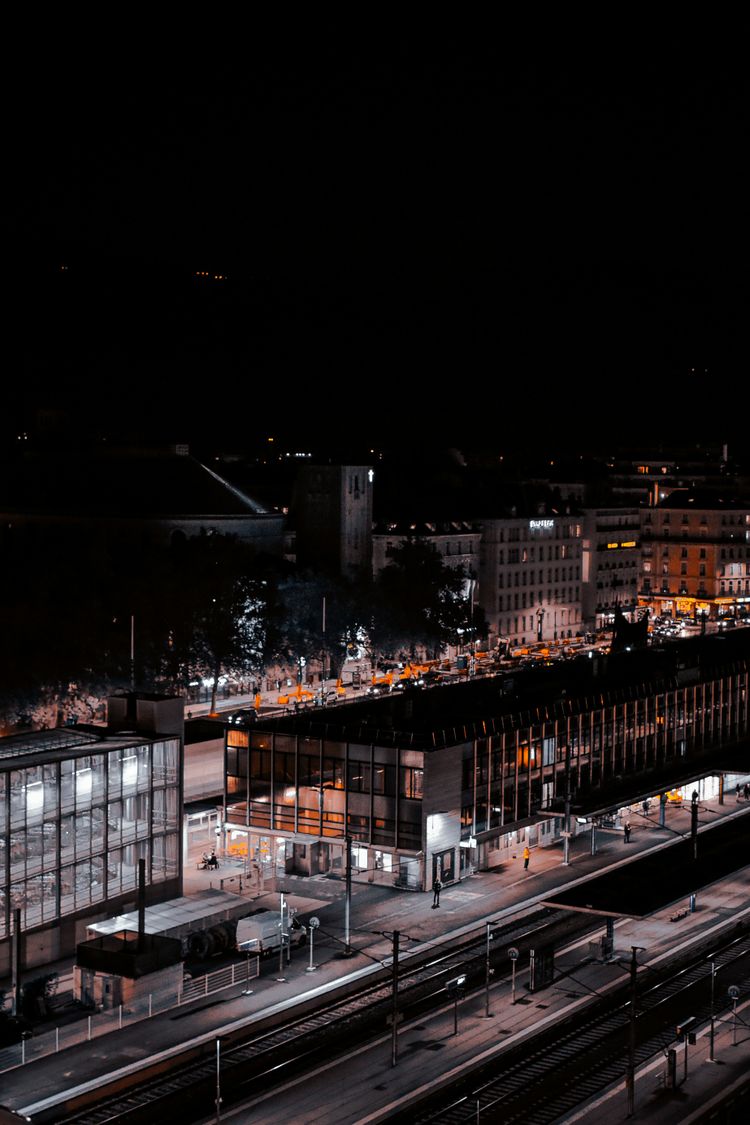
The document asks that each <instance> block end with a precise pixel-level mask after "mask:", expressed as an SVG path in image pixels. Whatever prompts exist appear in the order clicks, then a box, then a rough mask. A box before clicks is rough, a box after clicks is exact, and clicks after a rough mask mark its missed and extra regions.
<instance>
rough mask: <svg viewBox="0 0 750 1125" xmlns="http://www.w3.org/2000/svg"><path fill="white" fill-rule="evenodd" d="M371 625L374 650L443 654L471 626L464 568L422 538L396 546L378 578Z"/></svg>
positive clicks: (414, 654)
mask: <svg viewBox="0 0 750 1125" xmlns="http://www.w3.org/2000/svg"><path fill="white" fill-rule="evenodd" d="M374 595H375V596H374V604H373V607H372V620H371V625H370V630H371V643H372V648H373V651H374V652H379V653H381V654H383V655H388V656H395V655H397V654H399V655H401V654H404V655H408V656H410V657H412V658H414V657H415V656H416V655H417V650H418V649H420V648H421V649H424V650H426V651H427V652H428V653H434V654H435V655H438V654H439V652H440V651H441V650H442V649H443V648H444V647H445V645H446V644H449V643H455V642H456V640H457V638H458V635H459V633H458V630H459V629H463V630H466V629H467V628H468V626H469V621H468V618H469V601H468V598H467V581H466V574H465V573H464V570H463V568H456V569H454V568H452V567H449V566H446V565H445V563H444V562H443V560H442V558H441V557H440V555H439V554H438V552H437V551H436V550H435V548H434V547H433V545H432V544H431V543H428V542H427V541H426V540H424V539H420V538H417V537H414V538H408V539H405V540H404V542H403V543H402V544H400V546H398V547H396V548H395V549H394V550H393V552H392V555H391V561H390V563H389V565H388V566H387V567H385V568H384V569H383V570H382V571H381V572H380V575H379V577H378V581H377V583H376V586H375V590H374Z"/></svg>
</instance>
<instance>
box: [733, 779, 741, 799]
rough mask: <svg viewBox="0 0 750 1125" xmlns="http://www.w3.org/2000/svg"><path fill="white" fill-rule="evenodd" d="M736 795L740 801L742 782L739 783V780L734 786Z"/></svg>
mask: <svg viewBox="0 0 750 1125" xmlns="http://www.w3.org/2000/svg"><path fill="white" fill-rule="evenodd" d="M734 796H735V798H736V799H737V800H738V801H739V799H740V783H739V781H738V782H737V784H736V785H735V787H734Z"/></svg>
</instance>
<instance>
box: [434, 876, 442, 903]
mask: <svg viewBox="0 0 750 1125" xmlns="http://www.w3.org/2000/svg"><path fill="white" fill-rule="evenodd" d="M442 889H443V884H442V883H441V882H440V880H439V879H435V882H434V883H433V884H432V909H433V910H434V909H435V907H437V906H440V892H441V891H442Z"/></svg>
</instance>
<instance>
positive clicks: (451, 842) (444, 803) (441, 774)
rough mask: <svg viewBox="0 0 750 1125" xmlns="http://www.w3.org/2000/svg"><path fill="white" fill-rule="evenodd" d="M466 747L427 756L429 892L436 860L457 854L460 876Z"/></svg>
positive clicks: (425, 834)
mask: <svg viewBox="0 0 750 1125" xmlns="http://www.w3.org/2000/svg"><path fill="white" fill-rule="evenodd" d="M463 753H464V747H463V746H449V747H447V748H445V749H443V750H430V751H428V752H427V753H426V754H425V771H424V792H423V797H422V816H423V818H424V819H423V823H422V838H423V839H424V841H425V872H424V880H425V890H429V888H430V887H431V886H432V881H433V878H434V875H433V867H434V857H435V856H436V855H438V854H440V853H444V852H446V851H451V850H452V851H453V871H454V878H455V879H458V875H459V849H458V845H459V841H460V839H461V765H460V763H461V760H462V757H463Z"/></svg>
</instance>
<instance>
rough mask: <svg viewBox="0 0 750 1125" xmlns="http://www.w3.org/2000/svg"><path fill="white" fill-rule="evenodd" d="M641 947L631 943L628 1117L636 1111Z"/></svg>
mask: <svg viewBox="0 0 750 1125" xmlns="http://www.w3.org/2000/svg"><path fill="white" fill-rule="evenodd" d="M641 948H642V946H640V945H631V947H630V950H631V957H630V1024H629V1028H628V1065H627V1070H626V1072H625V1088H626V1090H627V1092H628V1117H632V1116H633V1114H634V1113H635V999H636V976H637V974H638V961H637V960H636V954H637V953H638V952H639V951H640V950H641Z"/></svg>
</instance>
